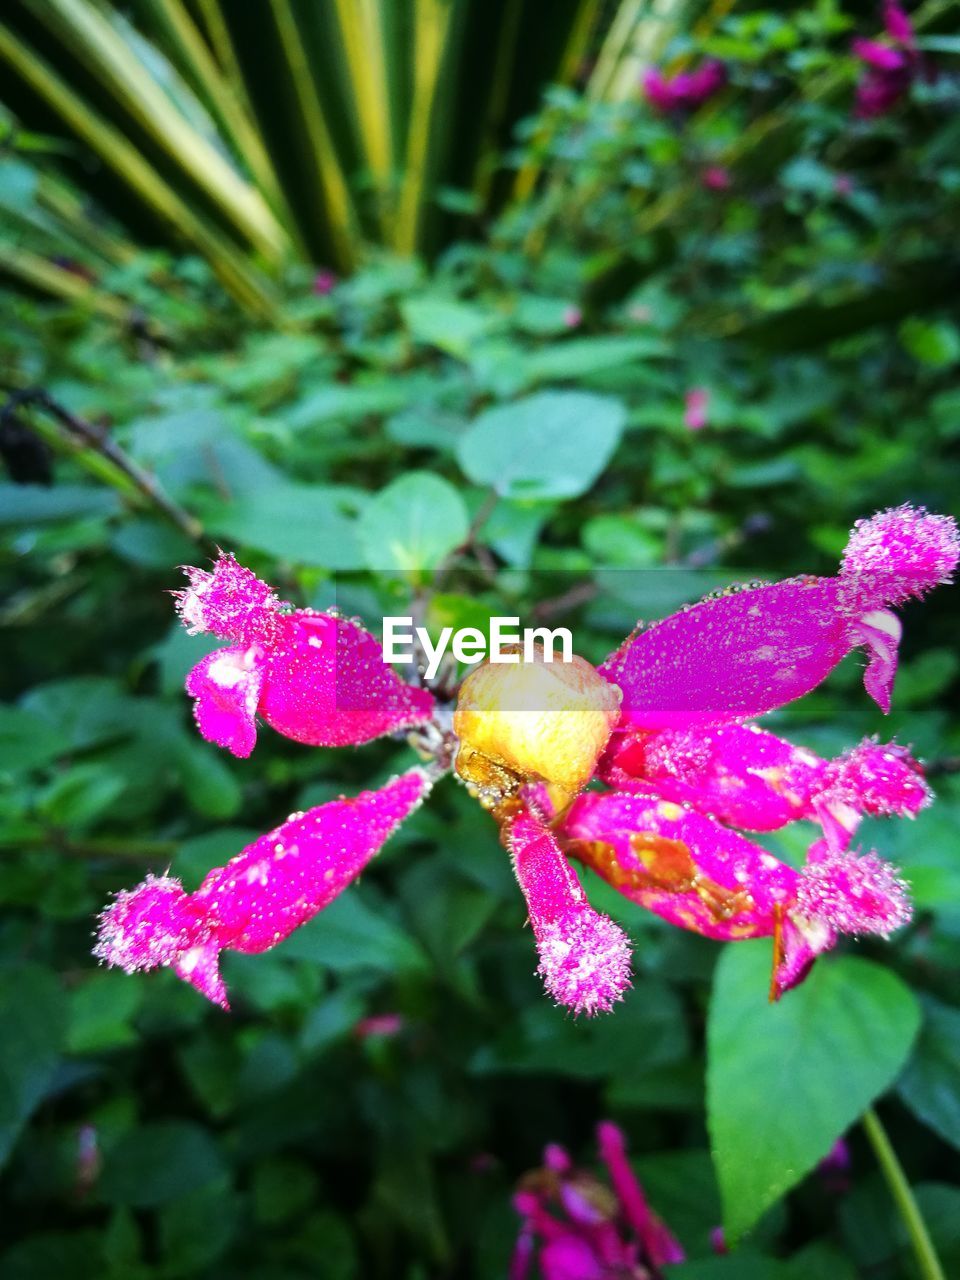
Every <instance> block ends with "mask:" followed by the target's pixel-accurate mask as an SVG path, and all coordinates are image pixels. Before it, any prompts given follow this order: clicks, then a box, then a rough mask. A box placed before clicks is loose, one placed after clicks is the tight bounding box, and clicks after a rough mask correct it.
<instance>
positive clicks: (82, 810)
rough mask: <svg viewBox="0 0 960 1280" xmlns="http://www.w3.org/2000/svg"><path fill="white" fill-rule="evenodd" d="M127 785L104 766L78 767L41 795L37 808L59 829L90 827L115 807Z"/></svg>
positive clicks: (61, 777)
mask: <svg viewBox="0 0 960 1280" xmlns="http://www.w3.org/2000/svg"><path fill="white" fill-rule="evenodd" d="M125 786H126V783H125V782H124V780H123V778H118V777H117V776H116V774H115V773H114V772H113V771H112V770H111V769H109V768H107V767H106V766H105V765H102V764H76V765H74V766H73V767H72V768H71V769H69V770H68V771H67V772H66V773H63V774H61V776H60V777H58V778H56V779H55V780H54V781H53V782H51V783H50V785H49V786H48V787H46V788H45V789H44V790H43V791H42V792H41V794H40V795H39V797H38V799H37V809H38V811H39V812H40V813H41V814H42V815H43V817H44V818H46V820H47V821H48V822H51V823H53V825H54V826H57V827H84V826H89V825H90V824H91V823H93V822H95V821H96V819H97V818H99V817H101V816H102V815H103V814H104V813H106V812H107V810H108V809H110V808H111V807H112V805H113V804H114V802H115V801H116V800H117V798H118V797H119V796H120V794H121V793H122V792H123V790H124V788H125Z"/></svg>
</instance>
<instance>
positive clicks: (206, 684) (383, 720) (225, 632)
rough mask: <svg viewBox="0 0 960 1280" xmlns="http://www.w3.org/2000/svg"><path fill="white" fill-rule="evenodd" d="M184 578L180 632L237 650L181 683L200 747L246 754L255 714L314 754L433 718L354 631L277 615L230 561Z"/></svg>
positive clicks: (276, 607) (284, 612)
mask: <svg viewBox="0 0 960 1280" xmlns="http://www.w3.org/2000/svg"><path fill="white" fill-rule="evenodd" d="M186 572H187V576H188V577H189V579H190V586H189V588H188V589H187V590H185V591H181V592H177V593H176V594H177V608H178V611H179V613H180V616H181V617H182V618H183V621H184V622H185V624H186V625H187V627H188V629H189V630H190V631H193V632H197V631H211V632H213V633H214V634H215V635H217V636H219V637H220V638H221V639H233V640H236V641H237V642H238V645H237V647H233V648H228V649H223V650H220V651H219V652H218V653H214V654H211V655H209V656H208V657H206V658H204V659H203V661H201V662H200V663H198V665H197V666H196V667H194V669H193V671H191V673H190V675H189V676H188V677H187V686H186V687H187V692H188V693H189V694H191V696H193V697H195V698H196V699H197V705H196V709H195V716H196V720H197V724H198V726H199V728H200V732H201V733H202V734H203V736H204V737H205V738H206V739H207V740H208V741H210V742H215V743H217V745H218V746H221V747H226V748H227V750H229V751H232V752H233V753H234V755H238V756H247V755H249V754H250V752H251V751H252V750H253V746H254V743H255V741H256V720H255V715H256V713H259V714H260V715H261V716H262V717H263V719H264V720H266V722H267V723H268V724H269V725H270V726H271V727H272V728H274V729H276V730H277V732H278V733H282V734H284V735H285V736H286V737H288V738H293V739H294V740H295V741H296V742H303V743H305V744H307V745H308V746H315V747H339V746H346V745H353V744H357V743H361V742H370V741H372V740H373V739H374V738H379V737H381V736H382V735H383V734H386V733H395V732H398V731H400V730H403V729H408V728H411V727H412V726H413V725H417V724H422V723H423V722H424V721H426V720H429V719H430V717H431V715H432V714H433V710H434V701H433V696H432V694H431V693H430V692H429V690H427V689H416V688H413V687H411V686H410V685H407V684H405V683H404V681H403V680H401V679H400V677H399V676H398V675H397V673H396V672H395V671H394V669H393V667H391V666H390V665H389V664H388V663H386V662H385V661H384V657H383V650H382V649H381V647H380V644H379V642H378V641H377V640H376V639H375V638H374V636H372V635H371V634H370V633H369V632H368V631H365V630H364V628H363V627H362V626H360V624H359V623H357V622H354V621H353V620H352V619H349V618H342V617H340V616H339V615H336V614H334V613H318V612H316V611H314V610H312V609H297V610H289V609H287V607H286V606H283V605H281V603H280V601H279V600H278V599H277V597H276V596H275V595H274V593H273V592H272V591H271V589H270V588H269V587H268V586H267V584H266V583H265V582H261V581H260V579H259V578H257V577H256V576H255V575H254V574H252V573H251V572H250V570H249V569H245V568H243V566H242V565H239V564H237V562H236V560H234V558H233V556H230V555H224V554H221V556H220V558H219V559H218V560H217V562H216V564H215V565H214V568H213V571H212V572H211V573H206V572H204V571H203V570H200V569H192V568H189V569H187V570H186Z"/></svg>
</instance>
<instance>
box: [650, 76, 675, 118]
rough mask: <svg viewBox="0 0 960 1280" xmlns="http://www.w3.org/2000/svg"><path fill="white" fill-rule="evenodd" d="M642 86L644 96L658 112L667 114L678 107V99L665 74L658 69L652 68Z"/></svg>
mask: <svg viewBox="0 0 960 1280" xmlns="http://www.w3.org/2000/svg"><path fill="white" fill-rule="evenodd" d="M642 86H643V96H644V97H645V98H646V100H647V101H648V102H649V103H650V105H651V106H652V107H654V108H655V109H656V110H657V111H662V112H664V113H666V112H668V111H672V110H673V108H674V107H675V106H676V105H677V99H676V96H675V95H674V92H673V89H672V87H671V84H670V82H669V81H668V80H667V78H666V76H665V75H664V74H663V72H662V71H658V70H657V68H656V67H651V68H650V70H649V71H647V72H645V73H644V77H643V82H642Z"/></svg>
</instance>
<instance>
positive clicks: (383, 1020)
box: [353, 1013, 404, 1040]
mask: <svg viewBox="0 0 960 1280" xmlns="http://www.w3.org/2000/svg"><path fill="white" fill-rule="evenodd" d="M403 1027H404V1018H403V1014H402V1013H374V1014H371V1015H370V1017H368V1018H361V1019H360V1021H359V1022H358V1023H357V1025H356V1026H355V1027H354V1028H353V1034H354V1035H355V1036H356V1037H357V1039H358V1040H368V1039H369V1038H370V1037H371V1036H383V1037H385V1038H386V1039H392V1037H393V1036H398V1035H399V1034H400V1032H401V1031H402V1030H403Z"/></svg>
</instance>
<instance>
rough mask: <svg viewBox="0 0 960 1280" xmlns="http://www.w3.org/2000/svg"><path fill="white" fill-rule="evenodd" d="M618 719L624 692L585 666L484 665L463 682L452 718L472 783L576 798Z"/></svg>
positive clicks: (461, 768) (460, 760)
mask: <svg viewBox="0 0 960 1280" xmlns="http://www.w3.org/2000/svg"><path fill="white" fill-rule="evenodd" d="M619 714H620V690H619V689H618V688H617V687H616V686H615V685H612V684H609V683H608V682H607V681H606V680H604V678H603V677H602V676H601V675H600V674H599V673H598V672H597V671H596V670H595V669H594V668H593V667H592V666H591V665H590V663H589V662H586V661H585V660H584V659H583V658H578V657H577V656H576V655H574V656H573V658H572V659H571V661H570V662H562V661H560V660H559V659H555V660H554V661H552V662H548V661H546V660H545V659H544V653H543V649H542V648H541V646H539V645H536V646H534V658H533V661H532V662H518V663H515V664H509V663H502V662H501V663H490V662H486V663H484V664H483V666H481V667H478V668H477V670H476V671H474V672H472V673H471V675H469V676H468V677H467V679H466V680H465V681H464V682H463V685H462V687H461V689H460V697H459V700H458V702H457V709H456V712H455V714H454V718H453V727H454V730H455V732H456V733H457V736H458V737H459V739H460V752H459V754H458V757H457V772H458V773H459V774H460V776H461V777H462V778H464V779H465V780H466V781H468V782H473V783H475V784H477V785H478V786H480V788H481V790H482V789H483V788H484V787H485V786H490V785H492V784H494V783H495V782H496V781H499V782H500V784H501V785H504V784H505V785H507V786H509V784H510V781H511V780H512V781H513V785H514V786H515V785H516V783H517V782H519V781H530V780H536V781H542V782H546V783H548V784H550V785H551V786H554V787H558V788H560V790H561V791H563V792H565V793H567V794H568V795H571V796H572V795H575V794H576V793H577V792H578V791H579V790H580V789H581V788H582V787H583V786H584V785H585V784H586V783H587V782H588V781H589V780H590V778H591V777H592V776H593V772H594V769H595V768H596V764H597V760H598V759H599V757H600V754H601V752H602V751H603V749H604V747H605V746H606V744H607V739H608V738H609V737H610V733H611V731H612V729H613V727H614V725H615V724H616V722H617V719H618V718H619Z"/></svg>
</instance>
